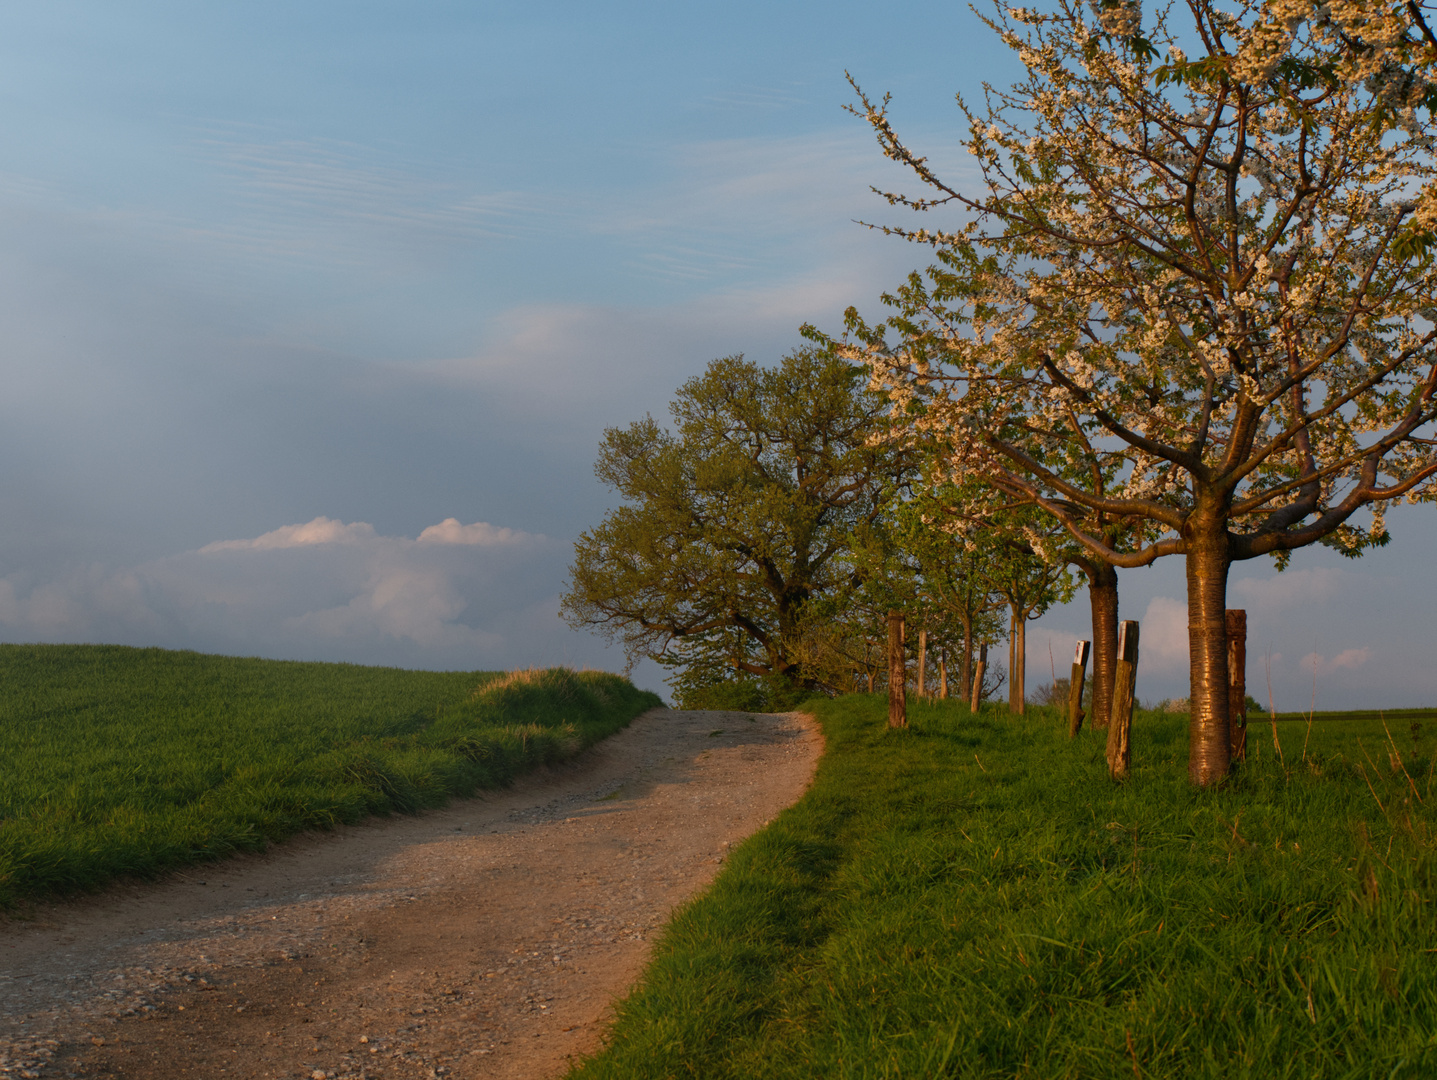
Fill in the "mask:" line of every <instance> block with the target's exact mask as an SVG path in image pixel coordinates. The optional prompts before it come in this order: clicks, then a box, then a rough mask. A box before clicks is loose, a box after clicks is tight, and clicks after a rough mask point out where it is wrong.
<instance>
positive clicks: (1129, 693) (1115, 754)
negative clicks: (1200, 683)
mask: <svg viewBox="0 0 1437 1080" xmlns="http://www.w3.org/2000/svg"><path fill="white" fill-rule="evenodd" d="M1137 681H1138V624H1137V623H1136V622H1133V621H1132V620H1131V619H1127V620H1124V621H1123V622H1122V623H1121V624H1120V625H1119V626H1118V664H1117V671H1116V672H1115V673H1114V675H1113V712H1112V717H1111V718H1110V720H1109V721H1108V775H1109V776H1111V777H1112V778H1113V779H1114V780H1125V779H1127V775H1128V770H1129V769H1130V768H1131V767H1132V764H1133V748H1132V743H1131V741H1130V738H1129V736H1130V734H1131V732H1132V727H1133V690H1134V688H1135V687H1136V686H1137Z"/></svg>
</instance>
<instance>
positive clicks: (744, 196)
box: [0, 0, 1437, 708]
mask: <svg viewBox="0 0 1437 1080" xmlns="http://www.w3.org/2000/svg"><path fill="white" fill-rule="evenodd" d="M1012 64H1013V61H1012V60H1011V59H1010V58H1009V57H1007V56H1006V55H1005V54H1004V53H1003V52H1002V51H1001V50H1000V49H998V48H996V47H995V42H994V40H993V39H992V37H991V35H990V34H989V33H988V31H987V30H986V29H985V28H984V27H983V26H982V24H981V23H980V22H979V21H978V20H977V18H976V17H975V16H974V15H973V14H972V12H970V11H969V10H968V9H967V8H966V7H965V6H963V5H955V4H943V5H937V4H925V3H915V4H909V5H903V6H902V7H901V8H884V9H879V8H875V7H873V6H872V5H867V4H862V5H861V4H856V3H841V2H840V3H834V2H827V3H823V4H821V5H820V4H817V3H787V4H777V5H776V4H773V3H764V4H757V3H729V4H724V5H706V6H700V5H674V4H644V3H607V4H603V5H595V4H579V3H544V2H533V0H530V2H526V3H522V4H520V3H482V2H481V3H475V2H465V3H457V2H456V3H448V2H415V0H409V2H407V3H375V2H355V0H349V2H346V3H343V4H341V3H330V2H303V3H294V2H292V0H291V2H287V3H269V2H251V3H247V4H242V5H241V4H223V5H221V4H192V3H191V4H184V3H178V2H174V3H144V2H134V3H127V4H123V5H117V4H113V3H98V2H65V0H54V2H51V3H47V4H43V5H40V4H23V5H7V6H5V7H3V8H0V119H3V129H4V131H5V132H6V138H5V139H4V140H0V327H3V328H4V333H3V335H0V366H3V375H4V380H5V386H6V390H7V392H6V393H5V394H4V395H3V396H0V410H3V423H0V455H3V456H0V640H3V641H56V642H67V641H104V642H118V643H123V644H133V645H160V646H165V647H172V648H194V649H200V650H204V651H213V652H224V653H240V654H244V655H260V656H273V657H283V658H296V659H318V660H341V661H349V662H357V663H383V664H398V665H402V666H407V667H426V668H445V669H490V668H509V667H520V666H529V665H546V664H552V663H568V664H576V665H585V664H587V665H593V666H600V667H609V668H614V669H617V668H619V667H621V666H622V664H623V657H622V655H621V654H620V653H619V652H618V651H617V650H614V649H612V648H608V647H606V645H605V643H604V642H603V641H602V640H601V639H599V638H596V637H595V636H594V635H592V634H589V633H587V632H582V631H574V630H572V629H570V628H568V627H566V626H565V625H564V624H563V623H562V622H561V621H560V620H559V618H558V615H557V611H558V602H559V601H558V598H559V596H560V594H561V593H562V592H563V591H564V588H565V582H566V573H567V566H568V563H569V560H570V557H571V555H572V544H573V541H574V539H575V538H576V537H577V536H578V535H579V533H580V532H582V531H583V530H584V529H586V528H590V527H592V526H594V525H596V524H597V523H598V522H599V521H600V520H601V519H602V517H603V514H604V513H605V511H606V510H607V509H609V508H611V507H612V506H613V505H614V499H613V496H612V493H611V492H609V491H608V490H607V489H605V488H604V487H603V485H602V484H600V483H599V482H598V481H597V480H596V479H595V478H594V476H593V471H592V466H593V461H594V457H595V453H596V451H597V448H598V443H599V440H600V438H601V437H602V434H603V430H604V429H605V428H606V427H611V426H616V425H624V424H627V423H629V422H631V421H633V420H637V419H639V418H641V417H642V416H644V415H645V414H646V413H653V414H655V415H662V414H664V412H665V409H666V406H667V403H668V402H669V401H670V400H671V399H672V397H673V394H674V391H675V390H676V389H677V387H678V386H679V385H680V384H681V383H682V382H683V381H684V380H685V379H687V378H689V377H691V376H693V375H695V374H697V373H699V372H700V371H701V370H702V369H703V367H704V366H705V365H706V364H707V363H708V362H709V361H710V360H712V359H714V358H716V357H719V356H725V355H729V354H732V353H744V354H746V355H747V356H749V357H750V358H752V359H755V360H758V361H760V362H764V363H773V362H776V361H777V360H778V359H779V357H780V356H781V355H782V354H783V353H784V352H785V351H787V350H788V349H790V348H793V347H795V346H796V345H798V344H800V343H801V341H800V338H799V336H798V328H799V326H801V325H802V324H803V323H805V322H812V323H814V324H816V325H818V326H820V327H822V328H825V329H832V330H838V329H839V328H840V327H841V317H842V312H843V310H844V309H845V308H846V307H847V306H849V305H850V304H854V305H857V306H858V307H859V308H860V310H863V311H865V312H876V311H878V309H879V304H878V296H879V294H880V293H881V292H882V291H883V290H884V289H886V288H890V287H892V286H893V285H895V284H896V283H897V282H898V281H899V280H900V279H901V278H902V277H903V275H904V274H906V273H907V272H908V271H910V270H912V269H915V268H919V267H921V266H924V265H926V264H927V262H928V261H929V259H928V258H926V257H925V252H924V251H923V250H920V249H915V248H913V247H911V246H909V245H906V244H904V243H903V242H902V241H900V240H896V239H893V238H885V237H883V236H882V235H881V234H879V233H876V232H873V231H871V230H868V229H865V228H864V227H863V226H862V225H861V224H859V223H858V222H859V221H876V222H882V221H885V220H890V218H889V215H890V214H892V213H893V211H892V210H891V209H890V208H888V207H887V206H886V204H885V203H883V202H882V200H880V199H878V198H877V197H876V196H875V195H874V194H873V193H872V192H871V191H870V185H878V186H888V187H894V186H900V185H901V182H902V177H901V175H899V174H897V172H896V168H895V167H894V166H892V165H890V164H889V163H887V162H886V161H884V159H883V158H882V156H881V154H880V153H879V151H878V149H877V147H876V145H875V143H874V141H873V139H872V137H871V136H870V135H869V134H868V131H867V128H866V126H865V125H864V124H863V122H862V121H861V120H859V119H857V118H855V117H853V116H851V115H849V114H848V113H846V112H845V111H844V106H845V105H848V104H851V103H852V102H853V100H854V99H853V94H852V91H851V90H850V88H849V87H848V85H847V83H846V82H845V71H847V72H851V73H852V75H853V76H854V77H855V78H856V79H857V80H858V81H859V82H860V83H861V84H862V85H863V86H864V88H865V89H866V90H868V91H870V92H871V93H873V94H882V93H884V92H891V93H892V94H893V95H894V100H893V107H892V108H893V115H894V116H895V117H896V118H897V120H898V122H899V125H900V128H901V130H902V131H903V132H904V133H905V134H906V135H908V137H909V141H910V143H911V144H913V145H915V146H921V147H922V148H923V151H924V152H925V153H927V154H928V155H929V157H930V158H931V159H932V161H933V162H935V163H936V164H938V165H939V166H940V167H942V168H943V169H944V171H945V173H946V174H947V175H950V176H953V177H955V178H958V179H962V178H963V177H964V176H965V175H967V176H971V171H970V170H969V169H968V167H967V165H966V163H965V161H964V158H963V156H962V154H961V152H960V151H959V149H958V138H959V135H960V128H959V125H958V112H957V109H956V107H955V105H954V100H953V96H954V94H955V93H961V94H963V95H964V96H965V97H966V98H968V99H970V100H971V99H975V98H977V97H978V96H979V95H981V92H982V82H983V80H985V79H987V80H990V81H992V82H995V83H999V84H1001V83H1005V82H1008V81H1011V80H1012V79H1013V78H1014V77H1015V76H1016V75H1017V71H1016V69H1015V68H1014V67H1013V66H1012ZM1389 524H1390V527H1391V529H1392V532H1393V534H1394V536H1395V540H1394V543H1393V544H1392V545H1391V546H1390V547H1389V548H1388V549H1386V550H1384V551H1382V552H1379V553H1376V554H1374V555H1371V556H1369V557H1367V558H1365V559H1363V560H1361V561H1359V562H1355V563H1349V562H1345V561H1344V560H1341V559H1339V558H1337V557H1336V556H1333V555H1331V553H1329V552H1326V551H1325V550H1323V551H1306V552H1300V553H1298V555H1297V556H1296V558H1294V560H1293V566H1292V569H1290V570H1288V571H1287V572H1285V573H1284V574H1281V575H1278V574H1277V573H1276V572H1275V571H1274V569H1273V568H1272V566H1271V565H1270V564H1269V563H1266V562H1264V563H1262V564H1250V565H1248V566H1243V567H1238V568H1235V570H1234V574H1233V586H1232V595H1233V597H1234V600H1233V601H1232V603H1233V606H1239V604H1238V603H1237V601H1238V600H1241V601H1242V603H1244V604H1246V606H1247V607H1248V610H1249V622H1250V627H1251V630H1250V635H1251V641H1250V646H1249V653H1250V656H1252V657H1254V659H1253V660H1251V661H1250V663H1249V672H1248V679H1249V685H1250V686H1252V685H1253V683H1254V682H1255V681H1258V682H1261V684H1262V685H1261V688H1260V689H1261V692H1258V693H1257V695H1256V696H1258V697H1259V698H1260V699H1265V696H1266V695H1265V690H1266V675H1267V671H1268V668H1269V666H1270V669H1271V675H1272V680H1273V687H1274V690H1273V693H1274V696H1275V699H1276V701H1277V704H1278V706H1279V707H1280V708H1298V707H1307V705H1308V702H1309V699H1310V697H1313V696H1315V698H1316V700H1317V703H1318V707H1319V708H1323V707H1328V708H1340V707H1347V706H1355V705H1391V706H1400V705H1418V704H1437V692H1434V691H1437V673H1434V669H1437V665H1434V664H1433V662H1432V661H1433V659H1434V657H1433V655H1432V654H1433V649H1432V644H1431V642H1432V634H1431V632H1430V630H1429V629H1428V622H1429V619H1430V615H1429V613H1430V612H1431V611H1432V610H1434V603H1433V601H1434V600H1437V595H1434V593H1437V588H1434V586H1433V585H1432V584H1431V577H1432V575H1431V574H1430V573H1428V572H1427V571H1426V568H1428V567H1430V566H1431V565H1432V556H1433V555H1434V554H1437V550H1434V549H1437V540H1434V537H1437V530H1434V525H1437V518H1434V515H1433V513H1432V512H1431V511H1428V510H1426V509H1418V510H1413V509H1402V510H1400V511H1396V512H1394V513H1393V514H1392V516H1391V518H1390V519H1389ZM1120 582H1121V584H1120V587H1121V589H1122V605H1123V616H1124V617H1126V618H1138V619H1140V620H1142V621H1143V626H1144V629H1143V638H1142V641H1143V656H1142V660H1141V663H1140V667H1139V685H1138V693H1139V696H1140V697H1143V698H1144V699H1148V700H1157V699H1159V698H1162V697H1180V696H1183V695H1184V694H1185V690H1184V683H1185V679H1186V663H1185V644H1184V641H1183V635H1184V631H1183V623H1184V617H1183V610H1182V597H1183V595H1184V591H1183V578H1182V569H1181V566H1180V565H1176V564H1174V565H1171V566H1159V567H1156V568H1153V569H1150V570H1141V571H1124V572H1122V574H1121V576H1120ZM1086 625H1087V615H1086V611H1085V609H1084V608H1083V605H1082V604H1081V603H1079V604H1077V605H1069V606H1067V607H1064V608H1060V609H1057V610H1055V611H1053V612H1051V613H1049V614H1047V615H1045V616H1044V617H1043V618H1042V619H1041V620H1039V621H1038V623H1036V624H1035V625H1034V627H1033V628H1032V629H1031V630H1030V634H1029V640H1030V642H1031V643H1032V644H1031V645H1030V648H1032V649H1033V650H1034V653H1033V656H1032V657H1031V658H1030V660H1029V671H1030V673H1032V674H1031V676H1030V680H1031V683H1032V685H1031V686H1030V689H1033V688H1035V687H1036V684H1037V682H1040V681H1046V679H1047V677H1048V675H1047V673H1048V665H1047V662H1046V656H1047V651H1048V649H1049V648H1051V649H1052V651H1053V654H1054V656H1055V661H1054V670H1056V671H1058V672H1059V673H1061V672H1062V670H1063V664H1064V663H1065V662H1066V658H1067V657H1068V656H1069V655H1070V654H1071V649H1072V642H1073V639H1074V637H1076V636H1084V637H1086V636H1089V635H1088V632H1087V630H1086ZM660 679H661V674H660V672H659V670H658V669H657V667H656V666H655V665H652V664H645V665H641V666H640V667H639V668H638V669H637V670H636V680H637V681H639V682H640V683H641V684H643V685H647V686H650V687H651V688H653V689H658V690H662V689H663V687H662V686H661V683H660Z"/></svg>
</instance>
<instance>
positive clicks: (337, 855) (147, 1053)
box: [0, 709, 822, 1080]
mask: <svg viewBox="0 0 1437 1080" xmlns="http://www.w3.org/2000/svg"><path fill="white" fill-rule="evenodd" d="M821 751H822V739H821V736H820V735H819V734H818V730H817V726H816V725H815V724H814V723H813V721H812V720H811V719H809V718H807V717H805V716H803V715H801V714H797V713H787V714H778V715H765V714H749V713H730V712H675V711H671V710H667V709H656V710H653V711H652V712H649V713H646V714H645V715H644V716H642V717H640V718H639V719H637V720H635V721H634V723H633V724H631V725H630V726H629V727H628V728H627V729H625V730H624V731H622V732H620V733H619V734H617V735H615V736H613V737H612V738H609V739H606V740H605V741H604V742H602V743H600V744H598V745H597V746H595V747H594V748H592V749H591V750H589V751H588V752H587V753H585V754H584V755H583V756H582V757H581V758H579V759H577V760H576V761H574V762H571V763H568V764H566V765H564V766H562V767H559V768H556V769H550V770H544V771H542V772H541V773H540V774H534V775H531V776H529V777H527V778H525V779H524V780H521V781H520V782H519V783H518V784H516V785H515V786H514V787H512V788H510V789H507V790H505V791H503V792H500V793H496V794H493V795H488V796H484V797H480V798H476V799H470V800H465V801H463V802H457V803H454V804H452V805H451V806H449V807H447V808H446V809H443V810H439V811H434V812H431V813H428V814H425V815H423V816H420V817H409V818H391V819H386V820H382V821H375V822H371V823H368V824H364V825H359V826H354V827H349V828H343V829H340V830H337V831H335V832H333V833H324V834H319V835H309V836H306V837H302V838H299V839H297V840H295V841H291V842H289V843H287V844H284V845H282V846H280V847H278V848H275V849H274V850H272V851H271V852H270V853H269V854H267V855H263V856H242V857H240V858H236V859H232V860H229V861H227V862H224V863H220V864H215V865H210V866H204V867H200V868H197V869H194V870H189V871H186V872H184V873H183V874H176V875H174V876H173V877H172V878H170V879H168V880H167V881H165V882H163V883H161V884H157V885H148V886H128V887H120V888H116V889H113V890H110V891H108V892H106V893H105V894H103V895H102V896H99V897H95V898H90V899H86V900H82V901H76V902H73V903H66V904H60V905H56V906H51V907H47V908H44V909H42V910H41V911H39V912H37V913H33V917H32V918H30V919H26V920H12V921H9V922H0V1078H8V1077H24V1078H26V1080H32V1078H36V1077H40V1078H50V1077H72V1076H78V1077H86V1078H99V1077H122V1078H126V1080H130V1078H134V1080H169V1078H172V1077H204V1078H206V1080H214V1078H218V1077H226V1078H231V1077H239V1078H260V1077H304V1078H311V1077H313V1078H319V1077H324V1078H333V1080H341V1078H360V1077H364V1078H370V1080H389V1078H396V1080H398V1078H405V1080H407V1078H411V1077H445V1078H449V1077H453V1078H456V1080H460V1078H469V1077H475V1078H478V1077H485V1078H488V1077H495V1078H505V1080H517V1078H521V1077H523V1078H536V1080H537V1078H551V1077H558V1076H562V1075H563V1074H564V1072H565V1070H566V1068H567V1062H568V1059H569V1058H570V1057H571V1056H573V1055H578V1054H584V1053H588V1052H591V1051H593V1050H594V1049H596V1048H597V1047H598V1045H599V1040H600V1036H601V1034H602V1032H603V1030H604V1027H605V1024H606V1023H607V1020H608V1017H609V1009H610V1006H611V1004H612V1003H613V1001H614V1000H615V999H616V998H617V997H619V996H621V995H622V994H623V993H624V992H625V991H626V990H627V989H628V988H629V987H630V986H631V985H632V984H633V982H634V980H635V979H636V978H637V976H638V974H639V972H640V971H641V969H642V967H643V965H644V962H645V960H646V959H647V956H648V951H649V942H650V938H651V935H652V933H653V932H654V931H655V930H656V929H658V928H659V927H660V926H662V925H663V923H664V922H665V920H666V919H667V918H668V915H669V913H670V912H671V911H672V910H673V908H674V907H675V906H676V905H677V904H679V903H682V902H683V901H684V900H686V899H688V898H690V897H692V896H693V895H694V894H695V893H697V892H698V891H699V890H700V889H702V888H703V887H704V886H705V885H706V884H708V882H709V881H710V880H712V878H713V876H714V875H715V874H716V873H717V871H718V868H719V865H720V863H721V862H722V860H723V857H724V853H725V851H726V850H727V849H728V848H729V847H730V846H731V845H732V844H734V843H736V842H738V841H739V840H742V839H743V838H744V837H746V836H748V835H750V834H751V833H753V832H754V831H756V830H757V829H759V828H761V827H762V826H763V825H764V824H766V823H767V822H768V821H769V820H770V819H771V818H772V817H773V816H774V815H775V814H776V813H778V812H779V811H780V810H782V809H783V808H784V807H786V806H789V805H791V804H792V803H793V802H795V801H796V800H797V799H798V798H799V796H800V795H802V793H803V791H804V789H805V788H806V787H807V786H808V783H809V781H810V780H811V778H812V776H813V772H814V769H815V767H816V765H817V762H818V758H819V755H820V753H821Z"/></svg>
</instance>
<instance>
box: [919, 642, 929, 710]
mask: <svg viewBox="0 0 1437 1080" xmlns="http://www.w3.org/2000/svg"><path fill="white" fill-rule="evenodd" d="M918 696H919V697H927V696H928V631H927V630H920V631H918Z"/></svg>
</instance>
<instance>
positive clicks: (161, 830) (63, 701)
mask: <svg viewBox="0 0 1437 1080" xmlns="http://www.w3.org/2000/svg"><path fill="white" fill-rule="evenodd" d="M658 704H660V701H659V699H658V697H657V696H655V695H653V694H649V693H645V692H642V691H639V690H636V689H635V688H634V687H633V686H632V685H631V684H630V683H629V682H628V681H627V680H624V679H622V678H620V677H619V676H617V675H608V674H605V673H602V672H572V671H566V670H563V669H550V670H547V671H538V672H521V673H516V674H515V675H509V676H506V675H503V674H502V673H496V672H443V673H437V672H424V671H402V670H398V669H393V668H373V667H357V666H353V665H348V664H305V663H289V662H283V661H275V660H253V659H236V658H231V657H221V656H206V655H202V654H199V653H191V652H170V651H166V650H162V649H128V648H122V647H118V646H70V645H0V907H9V906H13V905H14V904H15V903H16V902H17V901H19V900H22V899H33V898H41V897H45V896H49V895H55V894H62V893H66V892H71V891H75V890H79V889H90V888H95V887H97V886H100V885H103V884H104V883H105V882H107V881H110V880H112V879H114V878H115V877H117V876H120V875H141V876H149V875H153V874H155V873H157V872H160V871H163V870H165V869H168V868H171V867H176V866H180V865H183V864H186V863H193V862H196V861H200V860H206V859H214V858H218V857H222V856H224V855H227V854H229V853H231V852H234V851H253V850H259V849H262V848H263V847H264V846H265V845H266V844H267V843H269V842H270V841H274V840H278V839H281V838H283V837H285V836H289V835H291V834H293V833H295V832H298V831H300V830H303V829H311V828H324V827H329V826H333V825H334V824H336V823H339V822H354V821H357V820H359V819H361V818H363V817H365V816H367V815H370V814H387V813H393V812H410V811H415V810H419V809H422V808H424V807H429V806H436V805H439V804H442V803H443V802H444V801H445V800H447V799H448V798H450V797H451V796H455V795H467V794H472V793H473V792H474V791H476V790H477V789H480V788H489V787H495V786H498V785H502V784H504V783H506V782H508V781H509V780H510V779H512V778H513V777H514V776H516V775H517V774H518V773H520V772H521V771H523V770H524V769H527V768H529V767H532V766H533V765H536V764H539V763H542V762H551V761H555V760H558V759H559V758H562V757H565V756H568V755H571V754H573V753H576V752H577V751H578V750H580V749H582V748H583V747H585V746H588V745H590V744H592V743H593V742H595V741H597V740H599V739H601V738H603V737H604V736H606V735H609V734H612V733H613V732H614V731H616V730H618V729H619V728H621V727H623V726H625V725H626V724H628V723H629V721H630V720H631V719H633V718H634V717H635V716H637V715H638V714H639V713H641V712H643V711H644V710H645V709H648V708H651V707H653V706H655V705H658Z"/></svg>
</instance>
